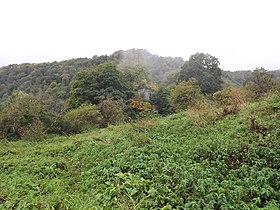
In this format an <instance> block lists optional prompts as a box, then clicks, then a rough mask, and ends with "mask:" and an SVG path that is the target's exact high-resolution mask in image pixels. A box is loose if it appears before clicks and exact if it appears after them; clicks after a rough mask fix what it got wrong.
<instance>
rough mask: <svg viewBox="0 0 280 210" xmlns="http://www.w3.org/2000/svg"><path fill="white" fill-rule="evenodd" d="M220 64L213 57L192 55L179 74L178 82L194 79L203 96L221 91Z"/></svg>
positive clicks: (202, 54)
mask: <svg viewBox="0 0 280 210" xmlns="http://www.w3.org/2000/svg"><path fill="white" fill-rule="evenodd" d="M219 65H220V62H219V61H218V59H217V58H216V57H214V56H211V55H209V54H204V53H196V54H194V55H192V56H191V57H190V59H189V61H186V62H185V64H184V65H183V67H182V70H181V71H180V72H179V81H183V80H188V79H190V78H195V79H196V80H197V82H198V85H199V86H200V88H201V92H202V93H203V94H212V93H214V92H216V91H218V90H220V89H221V85H222V79H221V75H222V73H221V69H220V67H219Z"/></svg>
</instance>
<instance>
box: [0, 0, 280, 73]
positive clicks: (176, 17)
mask: <svg viewBox="0 0 280 210" xmlns="http://www.w3.org/2000/svg"><path fill="white" fill-rule="evenodd" d="M0 29H1V31H0V66H3V65H8V64H12V63H24V62H28V63H38V62H47V61H55V60H57V61H60V60H65V59H71V58H78V57H92V56H93V55H102V54H108V55H109V54H112V53H113V52H114V51H116V50H120V49H123V50H127V49H130V48H141V49H147V50H148V51H149V52H151V53H153V54H158V55H161V56H173V57H175V56H177V57H183V58H184V59H188V58H189V56H190V55H192V54H194V53H196V52H204V53H209V54H211V55H214V56H216V57H217V58H218V59H219V61H220V63H221V68H223V69H225V70H238V69H254V68H256V67H261V66H262V67H264V68H266V69H269V70H273V69H280V0H0Z"/></svg>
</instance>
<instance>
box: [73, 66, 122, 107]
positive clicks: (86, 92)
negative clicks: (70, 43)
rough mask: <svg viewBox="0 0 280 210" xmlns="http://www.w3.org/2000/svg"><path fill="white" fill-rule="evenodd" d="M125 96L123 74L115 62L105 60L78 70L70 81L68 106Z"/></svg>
mask: <svg viewBox="0 0 280 210" xmlns="http://www.w3.org/2000/svg"><path fill="white" fill-rule="evenodd" d="M126 97H127V88H126V87H125V85H124V82H123V74H122V72H121V71H119V70H117V68H116V65H115V63H113V62H106V63H103V64H100V65H98V66H97V67H95V68H90V69H85V70H82V71H79V72H78V73H77V74H76V75H75V76H74V78H73V80H72V82H71V90H70V99H69V105H70V108H76V107H78V106H79V105H81V104H83V103H91V104H99V103H100V102H101V101H103V100H105V99H108V98H110V99H113V100H118V99H122V98H126Z"/></svg>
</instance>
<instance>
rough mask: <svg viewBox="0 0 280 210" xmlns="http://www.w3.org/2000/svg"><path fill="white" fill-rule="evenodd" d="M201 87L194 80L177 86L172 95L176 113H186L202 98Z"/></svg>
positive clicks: (172, 103)
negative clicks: (185, 111)
mask: <svg viewBox="0 0 280 210" xmlns="http://www.w3.org/2000/svg"><path fill="white" fill-rule="evenodd" d="M201 97H202V96H201V94H200V87H199V86H198V84H197V80H196V79H194V78H191V79H189V81H183V82H181V83H179V84H178V85H175V86H174V87H173V88H172V90H171V93H170V101H171V105H172V106H173V107H174V108H175V110H176V111H184V110H186V109H187V108H188V107H190V106H192V105H193V104H194V103H195V102H196V101H197V100H199V99H200V98H201Z"/></svg>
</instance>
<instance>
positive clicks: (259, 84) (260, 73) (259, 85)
mask: <svg viewBox="0 0 280 210" xmlns="http://www.w3.org/2000/svg"><path fill="white" fill-rule="evenodd" d="M246 83H247V88H248V89H249V90H250V91H251V92H252V95H253V96H254V97H255V98H261V97H264V96H266V95H267V94H269V93H271V92H273V91H274V90H275V89H276V87H277V85H279V83H280V82H279V81H277V80H276V79H275V78H274V77H273V75H272V74H270V73H268V72H267V71H266V70H265V69H264V68H257V69H255V70H254V71H253V73H252V75H251V77H249V78H248V80H247V81H246ZM277 83H278V84H277Z"/></svg>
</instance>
